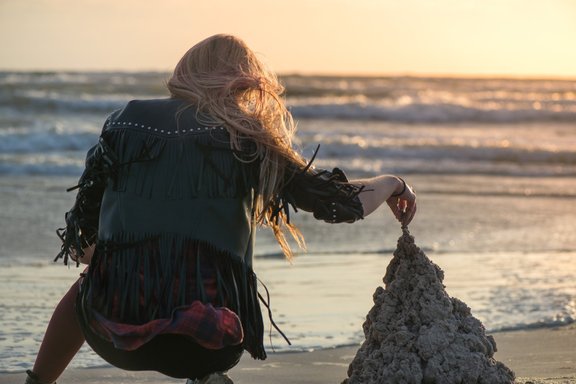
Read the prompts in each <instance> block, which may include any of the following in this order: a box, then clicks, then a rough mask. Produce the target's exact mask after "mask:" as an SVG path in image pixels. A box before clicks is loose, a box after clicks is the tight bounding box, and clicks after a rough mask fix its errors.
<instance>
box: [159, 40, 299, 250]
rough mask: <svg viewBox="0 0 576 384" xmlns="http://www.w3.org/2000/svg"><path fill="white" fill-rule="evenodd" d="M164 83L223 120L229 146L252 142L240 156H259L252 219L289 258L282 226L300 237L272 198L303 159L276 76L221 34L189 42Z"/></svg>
mask: <svg viewBox="0 0 576 384" xmlns="http://www.w3.org/2000/svg"><path fill="white" fill-rule="evenodd" d="M167 86H168V89H169V91H170V93H171V95H172V97H176V98H180V99H184V100H186V101H188V102H189V103H190V104H192V105H195V106H197V108H198V111H199V112H202V113H206V114H208V115H209V116H210V117H211V119H213V120H212V122H213V123H215V124H219V125H223V126H225V127H226V128H227V129H228V132H229V133H230V144H231V147H232V149H233V150H234V151H242V148H243V146H242V143H243V142H244V141H245V140H249V141H251V142H252V143H254V144H255V147H256V150H255V152H254V153H251V154H250V156H249V158H248V159H246V158H245V157H243V158H242V161H248V162H250V161H257V162H259V168H260V172H259V182H258V187H257V190H256V194H255V195H256V198H255V207H254V210H255V212H256V215H255V220H256V221H257V223H258V224H259V225H263V226H268V227H270V228H272V230H273V232H274V236H275V237H276V240H277V241H278V243H279V244H280V246H281V248H282V251H283V252H284V255H285V256H286V257H287V258H288V259H291V258H292V255H293V253H292V250H291V248H290V244H289V243H288V241H287V239H286V236H285V234H284V233H285V230H287V231H288V232H289V233H290V234H291V235H292V237H293V238H294V239H295V240H296V242H297V243H298V245H299V246H300V247H302V248H304V247H305V243H304V237H303V236H302V234H301V232H300V231H299V230H298V228H297V227H296V226H295V225H293V224H292V223H289V222H288V218H287V217H286V215H285V213H284V212H283V211H280V212H278V209H275V208H277V206H276V204H275V201H276V199H277V197H278V193H279V191H280V190H281V189H282V187H283V186H284V182H285V172H286V166H287V164H289V163H290V164H294V165H296V166H305V161H304V159H303V158H302V157H301V156H300V155H299V154H298V153H297V152H296V151H295V150H294V149H293V147H292V138H293V136H294V133H295V131H296V126H295V124H294V121H293V119H292V116H291V114H290V112H289V111H288V110H287V109H286V105H285V102H284V99H283V94H284V87H283V86H282V85H281V84H280V82H279V81H278V78H277V76H276V75H275V74H274V73H273V72H271V71H269V70H268V69H267V68H266V67H265V66H264V65H263V63H262V62H261V61H260V60H259V59H258V58H257V57H256V55H255V53H254V52H253V51H252V50H251V49H250V48H249V47H248V46H247V45H246V43H244V41H242V40H241V39H239V38H237V37H235V36H231V35H222V34H220V35H214V36H211V37H209V38H207V39H205V40H202V41H201V42H199V43H198V44H196V45H195V46H193V47H192V48H190V50H188V52H186V53H185V54H184V56H183V57H182V59H180V61H179V62H178V64H177V65H176V68H175V69H174V73H173V74H172V76H171V77H170V79H169V80H168V84H167Z"/></svg>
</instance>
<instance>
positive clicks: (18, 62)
mask: <svg viewBox="0 0 576 384" xmlns="http://www.w3.org/2000/svg"><path fill="white" fill-rule="evenodd" d="M575 20H576V2H574V1H571V0H547V1H544V0H538V1H537V0H500V1H497V0H485V1H474V0H438V1H429V0H407V1H401V2H400V1H392V0H357V1H352V0H309V1H306V0H293V1H290V2H276V1H274V2H272V1H266V0H246V1H241V2H239V1H233V0H215V1H210V2H192V1H189V0H163V1H136V0H125V1H121V2H118V1H112V0H35V1H20V0H2V1H1V2H0V45H1V46H2V50H1V52H0V69H7V70H62V69H71V70H169V69H171V68H172V66H173V65H174V64H175V62H176V61H177V60H178V58H179V57H180V55H181V54H182V53H183V52H184V51H185V50H187V49H188V48H189V47H190V46H191V45H193V44H194V43H195V42H197V41H199V40H201V39H203V38H205V37H207V36H210V35H212V34H215V33H231V34H235V35H238V36H240V37H242V38H243V39H245V40H246V41H247V42H248V44H249V45H250V46H252V47H253V48H254V49H255V50H256V51H258V52H259V53H260V54H261V56H262V57H263V58H264V60H265V61H267V62H268V64H269V65H270V66H271V67H272V68H273V69H275V70H277V71H278V72H283V73H287V72H288V73H293V72H297V73H346V74H416V75H418V74H422V75H429V74H432V75H445V74H452V75H472V76H474V75H488V76H489V75H506V76H545V77H576V50H575V49H574V48H573V46H574V41H576V22H575Z"/></svg>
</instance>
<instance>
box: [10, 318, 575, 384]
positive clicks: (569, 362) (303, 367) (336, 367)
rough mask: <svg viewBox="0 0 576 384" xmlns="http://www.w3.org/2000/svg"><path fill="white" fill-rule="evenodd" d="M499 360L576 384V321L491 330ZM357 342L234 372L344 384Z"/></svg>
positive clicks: (259, 379)
mask: <svg viewBox="0 0 576 384" xmlns="http://www.w3.org/2000/svg"><path fill="white" fill-rule="evenodd" d="M492 335H493V336H494V338H495V339H496V344H497V347H498V350H497V352H496V354H495V356H494V357H495V358H496V360H498V361H501V362H502V363H504V364H506V365H507V366H508V367H509V368H511V369H512V370H513V371H514V372H515V373H516V383H518V384H529V383H530V384H576V324H570V325H566V326H561V327H554V328H540V329H531V330H517V331H503V332H494V333H492ZM357 350H358V346H345V347H336V348H331V349H322V350H317V351H312V352H278V353H270V354H269V356H268V359H266V360H265V361H257V360H253V359H251V358H250V356H249V355H248V354H244V356H243V357H242V360H241V361H240V364H239V365H238V366H237V367H235V368H234V369H233V370H231V371H230V373H229V375H230V377H231V378H232V380H233V381H234V383H236V384H248V383H269V382H274V383H278V384H295V383H310V384H323V383H334V384H340V383H341V382H342V381H343V380H344V379H345V378H346V377H347V376H346V371H347V369H348V364H349V363H350V362H351V361H352V359H353V357H354V355H355V354H356V351H357ZM24 378H25V375H24V373H23V372H19V373H0V384H9V383H19V382H22V383H23V382H24V380H25V379H24ZM76 382H82V383H92V384H100V383H159V384H161V383H184V380H183V379H171V378H167V377H166V376H163V375H160V374H158V373H154V372H129V371H122V370H120V369H117V368H114V367H107V368H71V369H68V370H67V371H66V372H65V373H64V374H63V375H62V377H61V379H60V380H58V383H62V384H65V383H76Z"/></svg>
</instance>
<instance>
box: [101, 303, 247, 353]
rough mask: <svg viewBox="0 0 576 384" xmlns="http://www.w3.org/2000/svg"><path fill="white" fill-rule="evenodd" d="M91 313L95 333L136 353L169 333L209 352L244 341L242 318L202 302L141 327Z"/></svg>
mask: <svg viewBox="0 0 576 384" xmlns="http://www.w3.org/2000/svg"><path fill="white" fill-rule="evenodd" d="M92 314H93V321H92V322H91V324H90V325H91V326H92V328H93V330H94V331H95V332H97V333H98V334H100V335H101V336H104V337H105V338H106V339H107V340H108V341H111V342H112V343H113V344H114V346H115V347H116V348H118V349H122V350H126V351H133V350H135V349H137V348H139V347H141V346H142V345H144V344H145V343H147V342H148V341H150V340H151V339H152V338H154V337H155V336H157V335H161V334H166V333H170V334H178V335H183V336H188V337H191V338H192V339H193V340H194V341H195V342H196V343H198V344H199V345H201V346H203V347H204V348H207V349H221V348H224V347H226V346H230V345H238V344H240V343H242V340H243V339H244V333H243V331H242V324H241V322H240V318H239V317H238V316H237V315H236V314H235V313H234V312H232V311H231V310H229V309H228V308H225V307H219V308H215V307H213V306H212V305H211V304H204V303H202V302H200V301H195V302H193V303H192V304H191V305H189V306H184V307H179V308H176V309H175V310H174V312H173V313H172V318H170V319H156V320H152V321H149V322H147V323H145V324H141V325H136V324H125V323H118V322H114V321H110V320H108V319H106V318H105V317H104V316H102V315H101V314H99V313H98V312H96V311H92Z"/></svg>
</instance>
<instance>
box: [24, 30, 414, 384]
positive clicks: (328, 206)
mask: <svg viewBox="0 0 576 384" xmlns="http://www.w3.org/2000/svg"><path fill="white" fill-rule="evenodd" d="M168 89H169V91H170V94H171V98H169V99H162V100H135V101H131V102H129V103H128V104H127V105H126V106H125V107H124V108H123V109H122V110H119V111H116V112H114V113H113V114H112V115H111V116H110V117H109V118H108V119H107V120H106V123H105V125H104V128H103V131H102V134H101V137H100V140H99V143H98V144H97V145H96V146H95V147H93V148H92V149H91V150H90V151H89V152H88V156H87V160H86V169H85V171H84V173H83V175H82V177H81V178H80V182H79V184H78V186H77V188H78V196H77V199H76V204H75V205H74V207H73V208H72V210H71V211H70V212H68V213H67V214H66V224H67V226H66V228H65V229H63V230H61V232H60V236H61V238H62V240H63V245H62V251H61V252H60V254H59V255H58V256H57V258H56V259H59V258H63V260H64V263H67V262H68V260H69V259H70V258H72V259H73V260H76V261H77V262H82V263H86V264H89V268H88V269H87V270H86V271H85V273H84V274H82V277H81V278H80V280H79V282H78V283H76V284H74V285H73V286H72V288H71V289H70V291H69V292H68V293H67V294H66V295H65V296H64V298H63V299H62V301H61V302H60V304H59V305H58V307H57V308H56V311H55V313H54V315H53V317H52V319H51V321H50V324H49V326H48V329H47V332H46V335H45V338H44V340H43V343H42V346H41V348H40V352H39V355H38V357H37V360H36V363H35V365H34V369H33V372H32V371H29V377H28V380H27V383H52V382H53V381H54V380H56V379H57V377H58V376H59V375H60V374H61V373H62V372H63V370H64V369H65V367H66V366H67V365H68V363H69V361H70V359H71V358H72V357H73V356H74V354H75V353H76V352H77V350H78V349H79V348H80V346H81V344H82V343H83V341H84V339H85V340H86V341H87V342H88V344H89V345H90V346H91V347H92V348H93V349H94V350H95V351H96V352H97V353H98V354H99V355H100V356H102V357H103V358H104V359H105V360H107V361H108V362H109V363H111V364H113V365H115V366H117V367H120V368H123V369H128V370H156V371H159V372H161V373H164V374H166V375H168V376H172V377H177V378H189V379H197V378H203V377H208V376H209V375H210V374H212V373H215V372H222V371H226V370H228V369H230V368H231V367H233V366H235V365H236V364H237V363H238V361H239V359H240V356H241V355H242V352H243V351H244V350H247V351H248V352H249V353H250V354H251V355H252V357H253V358H256V359H265V358H266V352H265V350H264V346H263V321H262V315H261V311H260V305H259V294H258V291H257V278H256V275H255V274H254V272H253V269H252V252H253V243H254V233H255V228H256V226H257V225H262V226H268V227H270V228H272V230H273V232H274V235H275V237H276V239H277V240H278V243H279V244H280V246H281V248H282V250H283V252H284V254H285V255H286V257H287V258H291V257H292V251H291V249H290V246H289V244H288V242H287V240H286V238H285V233H286V232H287V233H290V234H291V235H292V237H293V238H294V239H295V240H296V241H297V243H298V244H299V245H300V246H303V245H304V239H303V237H302V235H301V233H300V232H299V231H298V229H297V228H296V227H295V226H294V225H293V224H292V223H290V220H289V206H290V205H292V206H293V207H294V208H300V209H302V210H305V211H309V212H313V213H314V216H315V217H316V218H317V219H319V220H324V221H326V222H329V223H339V222H354V221H356V220H358V219H361V218H363V217H364V216H367V215H369V214H370V213H372V212H373V211H374V210H375V209H376V208H378V207H379V206H380V205H381V204H382V203H383V202H387V203H388V205H389V207H390V208H391V209H392V211H393V214H394V215H395V217H396V218H397V219H398V220H399V221H400V222H401V223H402V224H403V225H407V224H408V223H409V222H410V221H411V220H412V218H413V216H414V214H415V212H416V203H415V195H414V193H413V191H412V190H411V188H410V187H408V186H407V185H406V183H404V181H403V180H401V179H399V178H397V177H395V176H387V175H384V176H379V177H375V178H371V179H365V180H354V181H350V182H349V181H348V180H347V179H346V177H345V175H344V173H343V172H342V171H340V170H339V169H334V170H333V171H332V172H327V171H319V170H314V169H313V168H312V167H311V165H310V163H307V162H306V161H305V160H304V159H303V158H302V157H301V156H300V155H299V154H298V153H297V152H295V151H294V149H293V148H292V137H293V134H294V131H295V126H294V123H293V121H292V118H291V116H290V113H289V112H288V111H287V109H286V107H285V105H284V101H283V100H282V99H281V94H282V93H283V91H284V89H283V87H282V86H281V85H280V84H279V82H278V80H277V78H276V76H275V75H274V74H272V73H270V72H268V71H267V70H266V69H265V68H264V66H263V65H262V64H261V62H260V61H259V60H258V59H257V58H256V56H255V54H254V53H253V52H252V51H251V50H250V49H249V48H248V47H247V46H246V44H245V43H244V42H243V41H241V40H240V39H238V38H236V37H233V36H228V35H216V36H212V37H210V38H208V39H206V40H204V41H202V42H200V43H198V44H197V45H195V46H194V47H192V48H191V49H190V50H189V51H188V52H187V53H186V54H185V55H184V57H183V58H182V59H181V60H180V62H179V63H178V65H177V66H176V68H175V70H174V73H173V75H172V77H171V78H170V80H169V81H168ZM260 298H261V297H260ZM265 304H266V303H265Z"/></svg>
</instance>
